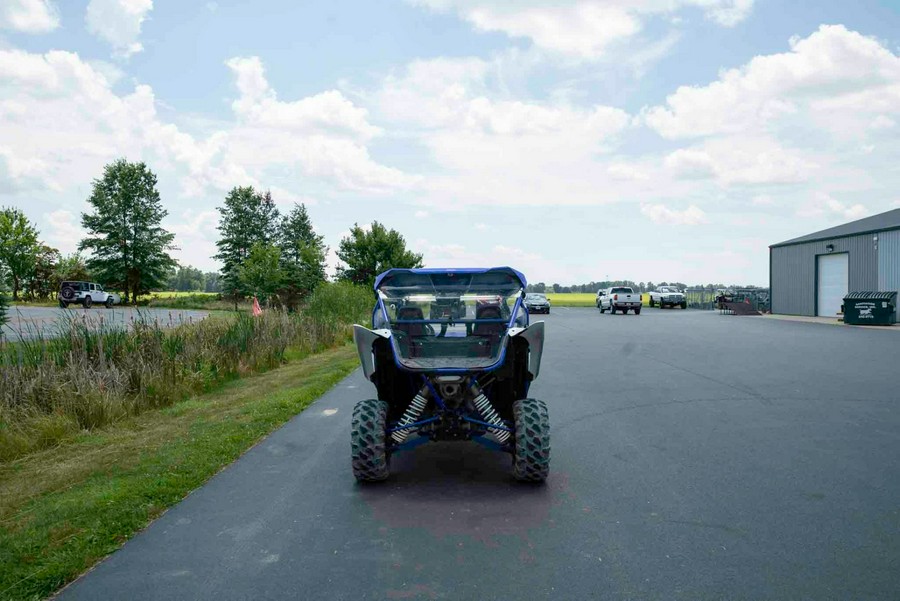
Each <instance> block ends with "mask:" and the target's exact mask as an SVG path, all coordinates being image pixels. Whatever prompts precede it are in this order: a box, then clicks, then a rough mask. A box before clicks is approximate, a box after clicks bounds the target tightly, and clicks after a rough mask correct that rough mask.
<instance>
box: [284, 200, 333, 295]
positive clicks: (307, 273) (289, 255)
mask: <svg viewBox="0 0 900 601" xmlns="http://www.w3.org/2000/svg"><path fill="white" fill-rule="evenodd" d="M323 240H324V236H320V235H318V234H316V232H315V230H313V226H312V222H311V221H310V219H309V213H307V211H306V207H305V206H304V205H302V204H298V205H294V208H293V209H292V210H291V212H290V213H288V214H287V215H285V216H284V219H282V220H281V226H280V227H279V232H278V243H279V245H280V247H281V270H282V271H283V273H284V284H283V288H282V302H283V303H284V304H285V305H287V306H289V307H293V306H295V305H296V304H297V302H298V301H299V300H300V299H302V298H303V297H305V296H307V295H308V294H310V293H311V292H312V291H313V290H315V288H316V286H318V285H319V284H320V283H322V282H324V281H325V255H326V254H327V253H328V247H327V246H325V243H324V242H323Z"/></svg>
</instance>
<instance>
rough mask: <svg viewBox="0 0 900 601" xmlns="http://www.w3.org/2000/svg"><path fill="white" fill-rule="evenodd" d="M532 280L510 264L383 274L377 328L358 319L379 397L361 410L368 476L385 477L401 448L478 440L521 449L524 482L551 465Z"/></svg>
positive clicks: (358, 438) (354, 435)
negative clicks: (532, 319)
mask: <svg viewBox="0 0 900 601" xmlns="http://www.w3.org/2000/svg"><path fill="white" fill-rule="evenodd" d="M524 293H525V277H524V276H523V275H522V274H521V273H519V272H518V271H516V270H515V269H512V268H510V267H496V268H492V269H391V270H388V271H386V272H384V273H382V274H381V275H379V276H378V278H377V279H376V281H375V295H376V304H375V309H374V311H373V313H372V328H371V329H369V328H365V327H363V326H359V325H357V326H354V340H355V341H356V346H357V349H358V350H359V359H360V362H361V363H362V367H363V372H364V373H365V376H366V378H367V379H369V380H370V381H371V382H372V383H373V384H375V388H376V389H377V390H378V398H377V399H369V400H365V401H360V402H359V403H357V404H356V407H355V408H354V410H353V425H352V432H351V443H352V444H351V453H352V465H353V475H354V476H355V477H356V479H357V480H359V481H365V482H368V481H378V480H384V479H386V478H387V477H388V474H389V465H390V458H391V455H392V454H393V453H396V452H398V451H402V450H406V449H409V448H412V447H414V446H417V445H419V444H422V443H426V442H429V441H446V440H454V441H456V440H472V441H475V442H479V443H481V444H484V445H486V446H488V447H491V448H494V449H497V450H499V451H504V452H507V453H510V454H511V455H512V460H513V461H512V464H513V475H514V477H515V478H516V479H518V480H524V481H533V482H542V481H544V480H545V479H546V478H547V475H548V473H549V470H550V424H549V418H548V414H547V406H546V405H545V404H544V402H543V401H539V400H537V399H533V398H529V396H528V389H529V387H530V385H531V382H532V380H534V379H535V378H536V377H537V376H538V372H539V371H540V365H541V353H542V351H543V346H544V322H536V323H532V324H529V323H528V311H527V310H526V309H525V307H524V305H523V298H524Z"/></svg>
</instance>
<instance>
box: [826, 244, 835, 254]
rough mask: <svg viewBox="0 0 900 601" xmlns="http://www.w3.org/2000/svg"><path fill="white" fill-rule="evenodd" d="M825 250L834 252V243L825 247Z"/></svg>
mask: <svg viewBox="0 0 900 601" xmlns="http://www.w3.org/2000/svg"><path fill="white" fill-rule="evenodd" d="M825 252H834V244H829V245H827V246H826V247H825Z"/></svg>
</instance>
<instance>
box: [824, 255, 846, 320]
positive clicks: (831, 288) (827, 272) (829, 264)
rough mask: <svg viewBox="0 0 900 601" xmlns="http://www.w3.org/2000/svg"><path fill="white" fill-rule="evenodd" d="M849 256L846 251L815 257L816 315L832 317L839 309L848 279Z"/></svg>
mask: <svg viewBox="0 0 900 601" xmlns="http://www.w3.org/2000/svg"><path fill="white" fill-rule="evenodd" d="M849 256H850V255H848V254H847V253H838V254H834V255H819V256H818V257H816V262H817V265H816V268H817V269H816V273H817V274H818V275H817V277H818V282H817V283H816V285H817V287H818V288H817V289H818V297H817V298H818V301H817V303H816V305H817V306H816V315H820V316H822V317H834V316H836V315H837V314H838V312H839V311H840V310H841V304H842V303H843V302H844V297H845V296H846V295H847V290H848V286H849V280H850V268H849V263H850V261H849Z"/></svg>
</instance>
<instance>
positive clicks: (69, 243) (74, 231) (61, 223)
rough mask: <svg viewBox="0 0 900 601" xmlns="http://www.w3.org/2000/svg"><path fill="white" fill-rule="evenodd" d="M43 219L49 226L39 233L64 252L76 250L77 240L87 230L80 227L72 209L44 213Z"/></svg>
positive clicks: (83, 235)
mask: <svg viewBox="0 0 900 601" xmlns="http://www.w3.org/2000/svg"><path fill="white" fill-rule="evenodd" d="M44 220H45V221H46V222H47V225H48V226H49V228H48V229H46V230H44V231H43V232H41V233H42V234H43V237H44V239H46V240H48V241H52V246H53V247H54V248H57V249H59V250H60V252H62V253H65V254H68V253H73V252H76V251H77V250H78V242H79V241H80V240H81V239H82V238H84V237H85V235H86V234H87V232H85V231H84V230H83V229H82V228H81V223H80V222H79V220H78V218H77V217H76V216H75V214H74V213H73V212H72V211H67V210H65V209H59V210H56V211H53V212H51V213H45V214H44Z"/></svg>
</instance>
